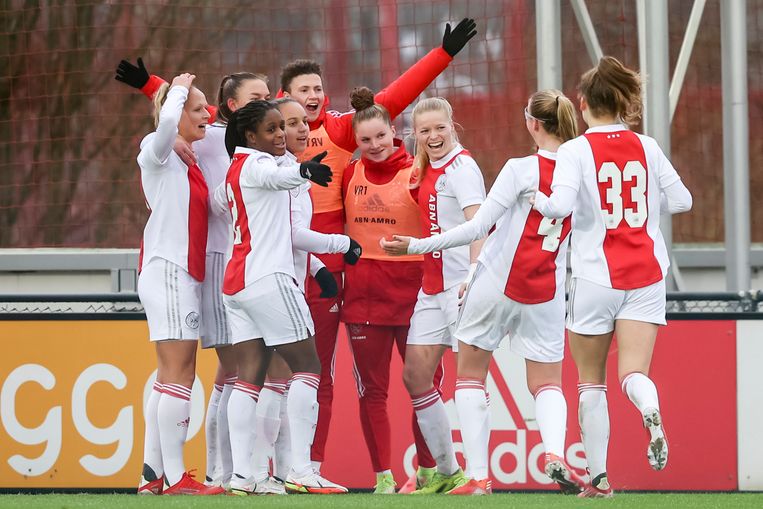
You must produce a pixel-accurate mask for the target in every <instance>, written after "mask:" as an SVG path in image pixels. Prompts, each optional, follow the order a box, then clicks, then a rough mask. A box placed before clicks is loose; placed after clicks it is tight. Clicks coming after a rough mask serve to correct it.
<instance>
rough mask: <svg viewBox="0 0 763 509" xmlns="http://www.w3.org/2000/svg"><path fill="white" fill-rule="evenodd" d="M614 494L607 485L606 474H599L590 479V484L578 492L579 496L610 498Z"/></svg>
mask: <svg viewBox="0 0 763 509" xmlns="http://www.w3.org/2000/svg"><path fill="white" fill-rule="evenodd" d="M614 496H615V494H614V492H613V491H612V486H610V485H609V479H607V474H606V473H603V474H599V475H597V476H596V477H594V479H593V480H592V481H591V484H589V485H588V486H586V488H585V489H584V490H583V491H581V492H580V493H578V497H579V498H612V497H614Z"/></svg>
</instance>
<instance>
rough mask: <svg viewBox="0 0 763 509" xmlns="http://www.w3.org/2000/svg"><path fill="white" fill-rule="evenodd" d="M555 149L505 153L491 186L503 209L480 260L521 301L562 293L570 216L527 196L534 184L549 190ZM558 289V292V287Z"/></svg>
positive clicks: (543, 299)
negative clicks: (546, 212) (545, 212)
mask: <svg viewBox="0 0 763 509" xmlns="http://www.w3.org/2000/svg"><path fill="white" fill-rule="evenodd" d="M555 158H556V154H555V153H553V152H549V151H546V150H539V151H538V154H536V155H531V156H527V157H522V158H517V159H509V160H508V161H507V162H506V164H505V165H504V166H503V168H502V169H501V172H500V173H499V174H498V177H497V178H496V180H495V183H494V184H493V187H492V188H491V189H490V193H489V194H488V200H491V199H492V200H495V201H496V202H498V203H499V204H501V205H502V206H503V207H505V209H506V212H505V213H504V214H503V215H502V216H501V217H500V219H499V220H498V222H497V223H496V228H495V231H494V232H493V233H492V234H490V236H489V237H488V239H487V241H486V243H485V245H484V247H483V248H482V253H481V254H480V257H479V261H480V263H482V264H483V265H484V266H485V268H486V270H487V272H488V273H489V274H491V276H492V277H494V278H496V280H499V281H501V282H502V284H504V283H505V288H504V293H505V295H506V296H507V297H509V298H510V299H512V300H514V301H517V302H521V303H524V304H539V303H541V302H547V301H550V300H552V299H553V298H554V297H555V296H556V295H557V293H558V295H560V296H561V298H562V299H564V291H563V289H564V279H565V276H566V271H567V244H568V243H569V233H570V218H569V216H568V217H565V218H564V219H549V218H545V217H543V216H542V215H541V213H540V212H538V211H537V210H533V209H532V206H531V205H530V202H529V201H528V200H527V199H526V196H527V195H528V194H529V193H531V192H532V190H534V189H538V190H540V191H542V192H544V193H549V192H550V190H551V181H552V179H553V176H554V166H555ZM560 288H561V289H562V292H557V290H558V289H560Z"/></svg>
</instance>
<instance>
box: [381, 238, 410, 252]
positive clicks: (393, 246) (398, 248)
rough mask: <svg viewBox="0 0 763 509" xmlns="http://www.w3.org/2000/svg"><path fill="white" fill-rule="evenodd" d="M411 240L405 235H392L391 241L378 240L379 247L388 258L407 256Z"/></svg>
mask: <svg viewBox="0 0 763 509" xmlns="http://www.w3.org/2000/svg"><path fill="white" fill-rule="evenodd" d="M412 238H413V237H406V236H405V235H393V236H392V240H387V239H385V238H384V237H382V238H381V240H379V245H380V246H381V248H382V249H384V252H385V253H387V254H388V255H390V256H403V255H407V254H408V246H409V245H410V244H411V239H412Z"/></svg>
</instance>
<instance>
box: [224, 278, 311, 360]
mask: <svg viewBox="0 0 763 509" xmlns="http://www.w3.org/2000/svg"><path fill="white" fill-rule="evenodd" d="M223 301H224V302H225V309H227V310H228V320H229V321H230V328H231V340H232V343H233V344H234V345H235V344H237V343H242V342H244V341H248V340H250V339H260V338H262V339H264V340H265V344H266V345H267V346H278V345H285V344H288V343H296V342H297V341H302V340H304V339H307V338H309V337H311V336H312V335H313V331H315V326H314V325H313V319H312V318H311V317H310V310H309V309H308V307H307V302H305V294H304V293H303V292H302V290H300V289H299V287H298V286H297V283H295V282H294V279H293V278H292V277H291V276H289V275H287V274H283V273H281V272H276V273H275V274H270V275H267V276H265V277H263V278H260V279H258V280H257V281H255V282H254V283H252V284H250V285H249V286H247V287H246V288H244V289H243V290H241V291H240V292H238V293H237V294H235V295H223Z"/></svg>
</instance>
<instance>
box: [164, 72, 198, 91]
mask: <svg viewBox="0 0 763 509" xmlns="http://www.w3.org/2000/svg"><path fill="white" fill-rule="evenodd" d="M195 79H196V75H195V74H191V73H188V72H184V73H183V74H179V75H177V76H175V77H174V78H172V83H171V84H170V88H172V87H185V88H187V89H188V90H190V89H191V85H192V84H193V80H195Z"/></svg>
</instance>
